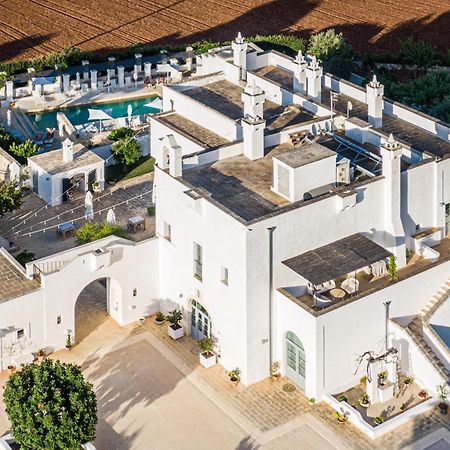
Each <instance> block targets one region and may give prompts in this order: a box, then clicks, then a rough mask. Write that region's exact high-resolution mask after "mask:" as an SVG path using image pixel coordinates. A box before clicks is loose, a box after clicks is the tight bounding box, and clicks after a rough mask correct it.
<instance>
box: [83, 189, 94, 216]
mask: <svg viewBox="0 0 450 450" xmlns="http://www.w3.org/2000/svg"><path fill="white" fill-rule="evenodd" d="M84 218H85V219H86V220H92V219H93V218H94V198H93V197H92V192H91V191H87V192H86V196H85V197H84Z"/></svg>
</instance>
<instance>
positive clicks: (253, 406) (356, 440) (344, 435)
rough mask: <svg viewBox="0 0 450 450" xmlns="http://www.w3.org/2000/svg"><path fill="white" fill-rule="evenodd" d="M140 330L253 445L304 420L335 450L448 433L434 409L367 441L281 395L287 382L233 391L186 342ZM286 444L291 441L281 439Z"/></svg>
mask: <svg viewBox="0 0 450 450" xmlns="http://www.w3.org/2000/svg"><path fill="white" fill-rule="evenodd" d="M145 326H146V328H147V329H149V331H151V333H152V334H153V335H154V336H155V337H156V338H157V339H158V340H159V341H160V342H161V343H163V344H164V346H166V347H168V348H169V349H170V351H171V352H173V354H174V355H176V357H177V359H179V360H180V361H182V363H180V364H181V365H180V366H179V365H177V366H178V367H180V370H182V371H183V370H186V372H187V373H192V372H194V371H195V373H196V374H198V376H199V377H200V378H201V380H202V382H203V383H205V384H206V385H207V386H208V387H210V388H212V389H213V392H214V396H215V397H217V399H218V400H219V401H220V402H224V403H226V404H228V406H229V407H231V408H232V409H233V410H234V411H236V412H237V413H238V414H240V415H242V416H243V417H244V418H245V420H246V422H247V426H248V425H250V430H249V431H251V430H252V429H253V431H252V435H253V436H254V437H255V438H256V439H257V440H258V441H259V442H261V441H262V442H264V441H265V438H264V435H265V434H267V433H270V432H271V431H270V430H273V429H276V428H277V427H281V426H283V425H286V424H287V423H288V422H289V421H292V420H295V419H298V418H299V417H301V416H302V415H304V414H308V415H309V416H312V417H314V418H316V419H318V420H319V421H320V422H322V423H323V424H325V425H326V427H327V428H328V429H329V430H330V431H331V432H332V433H333V435H334V436H335V438H334V440H333V441H332V442H334V443H336V442H337V438H338V437H339V438H340V440H341V441H342V442H341V443H340V444H339V448H342V447H347V448H354V449H380V450H381V449H401V448H402V447H404V446H405V445H408V444H411V443H412V442H414V441H416V440H418V439H421V438H423V437H424V436H426V435H427V434H429V433H430V432H432V431H435V430H437V429H439V428H442V427H444V428H449V427H450V415H447V416H442V415H440V413H439V411H438V409H437V408H435V409H433V410H429V411H427V412H426V413H424V414H423V415H421V416H419V417H418V418H417V419H413V420H411V421H410V422H408V423H407V424H405V425H403V426H401V427H399V428H397V429H396V430H394V431H393V432H392V433H388V434H386V435H385V436H383V437H381V438H378V439H376V440H371V439H369V438H368V437H366V436H365V435H363V434H362V433H361V432H360V431H359V430H358V429H356V428H355V427H354V426H353V425H351V424H350V423H346V424H344V425H339V424H338V423H337V422H336V420H335V419H333V418H332V412H333V410H332V409H331V407H329V406H328V405H327V404H326V403H325V402H320V403H317V404H315V405H310V404H309V403H308V401H307V398H306V397H305V396H304V395H303V393H302V392H301V391H300V390H299V389H296V390H295V391H293V392H285V391H283V386H284V385H285V384H286V383H289V380H287V379H284V378H281V379H280V380H278V381H276V382H273V381H271V380H270V379H267V380H263V381H261V382H259V383H255V384H253V385H251V386H248V387H245V386H243V385H238V386H237V387H233V386H232V385H231V383H230V381H229V379H228V377H227V373H226V371H225V370H224V369H223V367H221V366H220V365H219V364H217V365H216V366H214V367H212V368H210V369H204V368H203V367H202V366H200V365H199V363H198V353H199V349H198V347H197V344H196V342H195V341H194V340H193V339H192V338H190V337H188V336H185V337H183V338H182V339H181V340H178V341H174V340H172V339H171V338H170V337H169V336H168V335H167V330H166V327H165V326H158V325H156V324H155V323H154V321H152V320H151V319H149V320H147V321H146V324H145ZM244 428H245V427H244ZM288 434H289V433H288ZM301 435H302V432H301V431H299V430H293V431H291V432H290V434H289V436H291V437H292V436H297V437H299V438H300V437H301ZM286 439H291V438H290V437H288V435H286ZM292 439H293V438H292ZM268 448H269V447H268ZM271 448H276V447H271Z"/></svg>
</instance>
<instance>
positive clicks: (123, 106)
mask: <svg viewBox="0 0 450 450" xmlns="http://www.w3.org/2000/svg"><path fill="white" fill-rule="evenodd" d="M155 98H156V97H155V96H153V97H142V98H135V99H132V98H130V99H127V100H123V101H118V102H111V103H100V104H90V105H89V104H88V105H80V106H72V107H69V108H61V109H59V110H54V111H49V112H44V113H30V114H28V117H29V118H30V119H31V121H32V122H33V123H34V124H35V125H36V128H37V129H38V130H45V129H46V128H58V123H57V121H56V113H57V112H58V111H62V112H64V114H65V115H66V116H67V118H68V119H69V120H70V122H71V123H72V125H74V126H75V125H82V124H85V123H88V118H89V112H88V109H101V110H102V111H105V112H106V114H108V115H110V116H111V117H112V118H113V119H118V118H119V117H128V105H131V106H132V108H133V113H132V115H133V116H137V115H140V114H152V113H157V112H159V109H157V108H151V107H148V106H145V105H146V104H147V103H150V102H151V101H152V100H154V99H155Z"/></svg>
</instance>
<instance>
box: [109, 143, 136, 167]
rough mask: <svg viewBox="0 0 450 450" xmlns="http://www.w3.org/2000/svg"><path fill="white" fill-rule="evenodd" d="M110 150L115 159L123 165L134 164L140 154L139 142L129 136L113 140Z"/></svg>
mask: <svg viewBox="0 0 450 450" xmlns="http://www.w3.org/2000/svg"><path fill="white" fill-rule="evenodd" d="M112 152H113V154H114V158H115V159H116V161H117V162H118V163H119V164H123V165H124V166H130V165H132V164H134V163H135V162H137V161H138V160H139V158H140V157H141V156H142V154H141V146H140V145H139V142H138V141H136V139H134V138H130V137H128V138H123V139H119V140H118V141H117V142H115V143H114V144H113V145H112Z"/></svg>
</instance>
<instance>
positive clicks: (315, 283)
mask: <svg viewBox="0 0 450 450" xmlns="http://www.w3.org/2000/svg"><path fill="white" fill-rule="evenodd" d="M197 64H198V65H197V76H195V77H192V78H191V79H189V80H187V81H185V82H183V83H180V84H176V85H173V86H164V88H163V103H164V111H163V112H162V113H161V114H159V115H156V116H154V117H153V118H152V123H151V149H152V154H153V156H154V157H155V158H156V167H155V178H154V200H155V202H156V205H157V208H156V234H157V236H156V238H154V239H151V240H148V241H144V242H142V243H139V244H131V243H127V242H126V241H123V240H119V241H118V240H117V239H116V240H114V239H112V238H111V239H112V241H111V242H110V241H105V240H103V241H98V242H97V243H92V244H89V245H88V246H82V247H79V248H78V249H76V250H73V251H69V252H63V254H60V255H55V257H50V258H46V259H44V260H41V261H37V262H35V263H31V264H29V265H28V267H27V271H28V276H30V277H32V275H33V271H36V267H45V269H43V272H42V273H41V276H40V278H41V288H40V291H38V292H42V293H41V294H39V295H41V300H40V301H41V302H43V304H45V305H47V302H50V303H51V305H52V306H51V307H48V306H46V307H45V308H44V309H45V313H43V314H45V320H44V327H45V328H44V329H45V333H46V336H44V337H43V340H44V341H43V342H45V343H46V344H48V345H53V346H55V347H57V346H62V345H63V342H64V330H66V331H67V330H72V331H73V327H74V322H73V304H74V302H75V300H76V295H77V293H78V292H79V291H80V289H82V287H83V286H85V285H86V284H87V283H88V282H90V281H92V280H94V279H98V278H99V277H106V278H108V277H110V278H111V279H114V280H115V282H114V283H115V285H116V287H115V288H113V287H111V286H110V294H109V295H110V298H112V297H111V296H113V295H115V297H114V301H113V303H114V305H115V306H114V307H116V308H117V311H118V312H117V314H116V312H114V311H113V309H111V305H110V306H109V309H108V311H109V312H110V314H111V315H112V316H113V317H114V318H116V319H117V320H118V321H119V323H121V324H124V323H128V322H130V321H132V320H136V319H137V318H138V317H141V316H142V315H146V314H150V313H153V312H155V311H156V310H158V309H161V310H163V311H167V310H170V309H173V308H174V307H177V308H179V309H181V310H182V311H183V314H184V322H183V326H184V328H185V332H186V333H187V334H191V335H192V336H193V337H194V338H196V339H200V338H202V337H203V336H205V335H213V336H214V337H215V338H216V340H217V348H216V350H217V353H218V356H219V362H220V363H221V364H222V365H223V366H224V367H225V368H226V369H228V370H232V369H235V368H239V370H240V372H241V377H242V378H241V379H242V381H243V382H244V383H246V384H250V383H254V382H256V381H258V380H261V379H263V378H265V377H267V376H269V374H270V368H271V365H272V364H273V363H274V362H280V364H281V372H282V373H283V374H285V375H286V376H288V377H289V378H291V379H292V381H293V382H295V383H296V384H298V385H299V386H300V387H301V388H302V389H304V391H305V393H306V395H307V396H308V397H315V398H318V399H319V398H321V397H322V396H323V395H325V394H329V393H335V392H337V391H339V390H343V389H346V388H348V387H351V386H353V385H355V383H357V382H358V380H359V378H360V377H361V376H362V375H364V367H363V366H364V365H362V366H361V367H360V368H359V369H358V370H357V365H356V358H357V356H358V355H362V354H363V353H364V352H367V351H373V352H374V353H376V354H379V353H381V352H382V351H385V350H387V349H389V348H391V347H394V348H396V349H397V350H398V352H399V354H400V365H401V370H402V371H403V372H405V373H407V374H414V377H415V378H416V379H417V380H418V381H420V383H421V384H422V385H423V386H425V387H426V388H427V389H429V390H430V391H432V392H434V390H435V389H436V386H437V384H440V383H441V382H443V381H444V380H445V377H446V376H448V370H450V357H449V350H448V348H447V349H446V348H445V344H444V342H443V341H441V340H440V339H439V338H438V337H436V336H435V334H433V331H432V330H431V328H430V327H428V315H429V314H428V315H427V312H429V310H430V307H432V308H436V307H438V306H439V305H440V304H442V303H443V302H444V300H445V298H446V295H447V294H448V292H449V286H450V283H449V282H448V280H449V278H450V248H449V239H448V238H446V236H447V235H448V234H449V232H450V142H449V133H450V127H449V125H447V124H444V123H442V122H440V121H438V120H436V119H433V118H432V117H429V116H426V115H424V114H422V113H419V112H417V111H414V110H412V109H409V108H407V107H405V106H403V105H400V104H397V103H394V102H392V101H390V100H388V99H385V98H383V87H382V85H381V84H380V83H378V81H377V80H376V79H374V80H373V81H372V82H371V83H369V84H368V85H367V87H366V89H362V88H360V87H359V86H356V85H353V84H352V83H349V82H347V81H344V80H341V79H339V78H336V77H334V76H332V75H331V74H327V73H325V74H324V73H323V71H322V68H321V66H320V63H319V62H318V61H316V60H315V59H309V58H305V57H304V56H303V55H301V54H299V55H298V57H297V58H296V59H293V58H290V57H287V56H285V55H282V54H279V53H277V52H274V51H270V52H263V51H261V50H260V49H259V48H258V47H257V46H255V45H254V44H247V43H246V42H245V40H244V39H242V37H241V36H239V37H238V38H237V39H236V40H235V41H234V42H233V44H232V46H231V47H224V48H220V49H215V50H212V51H210V52H208V53H207V54H204V55H202V56H201V57H199V59H198V61H197ZM332 91H333V92H336V93H337V94H338V100H337V102H335V104H334V105H333V111H334V113H333V114H332V113H331V109H330V107H329V105H328V103H329V99H330V93H331V92H332ZM348 102H351V103H352V109H351V112H350V117H349V118H347V112H348V111H347V110H348V106H349V104H348ZM115 248H117V249H118V250H117V254H120V255H121V256H120V258H119V260H114V258H113V257H112V255H113V254H114V251H113V249H115ZM105 252H106V253H107V254H110V253H111V255H110V256H109V257H108V258H109V259H108V263H107V264H103V263H97V262H96V261H98V259H97V258H103V257H104V258H106V256H103V254H104V253H105ZM391 255H394V256H395V258H396V264H397V269H398V276H399V279H398V280H393V281H390V280H389V277H387V276H384V277H383V276H381V275H383V274H384V273H385V270H386V261H387V260H388V259H389V257H390V256H391ZM134 258H140V259H139V264H136V267H139V271H136V272H132V271H121V267H122V264H123V265H125V264H132V263H133V261H134ZM50 259H52V261H50ZM88 260H89V261H90V262H89V264H88V265H87V264H85V262H87V261H88ZM52 262H53V263H54V264H56V265H55V267H54V270H53V269H51V268H52V267H53V266H52V264H51V263H52ZM124 272H125V273H124ZM64 274H66V275H64ZM74 274H75V275H74ZM148 274H151V277H149V276H148ZM72 277H75V278H76V283H75V284H76V285H75V284H74V285H73V286H72V285H67V287H66V292H67V294H66V295H67V298H69V297H70V299H69V300H67V302H68V306H67V305H66V306H64V304H63V303H62V302H56V301H55V300H54V299H56V297H58V296H59V292H60V291H59V286H60V285H61V283H62V282H63V283H64V285H66V284H65V283H66V280H68V279H72ZM131 277H132V278H133V279H132V280H131V279H130V278H131ZM52 279H53V280H54V284H53V285H51V280H52ZM51 286H53V287H51ZM72 287H73V289H72ZM343 288H345V289H343ZM115 289H116V290H115ZM130 289H131V291H130ZM133 289H137V291H138V292H141V294H139V295H140V297H139V298H137V299H133V296H131V297H130V292H134V290H133ZM117 290H119V291H120V292H122V293H123V294H122V295H121V296H119V297H117V295H116V294H114V292H117ZM72 291H73V292H72ZM75 294H76V295H75ZM30 295H31V294H30ZM33 295H38V294H33ZM430 301H431V303H430ZM386 302H390V306H387V305H385V303H386ZM14 304H15V301H13V300H10V301H7V302H5V303H4V304H0V311H3V308H6V307H8V305H10V307H11V308H12V309H14V308H15V306H14ZM36 304H38V302H37V303H36ZM4 305H7V306H4ZM427 305H428V306H427ZM41 307H42V305H41V306H37V309H39V308H41ZM66 307H67V309H66V310H64V311H62V309H63V308H66ZM71 308H72V312H70V311H71ZM387 308H389V310H388V311H386V309H387ZM386 313H388V319H387V320H386ZM59 315H62V316H63V319H62V320H64V321H65V322H64V325H63V326H61V327H60V328H59V329H58V328H56V325H54V323H53V322H55V323H56V318H57V317H58V316H59ZM416 316H417V317H416ZM5 317H7V318H5ZM389 319H391V320H389ZM422 319H423V320H422ZM24 320H25V319H24ZM30 320H31V319H30ZM15 321H16V319H15V318H14V317H12V316H11V315H10V316H5V314H1V313H0V328H2V327H3V328H6V327H7V326H8V324H9V325H11V324H15ZM417 321H419V322H420V323H419V325H420V326H422V325H423V331H422V330H419V331H418V330H417V328H415V326H416V325H417ZM422 322H423V324H422ZM415 324H416V325H415ZM34 326H35V327H38V328H39V326H40V325H38V324H35V325H34ZM24 328H25V329H26V327H24ZM386 330H387V336H386ZM75 333H76V330H75ZM420 339H422V340H423V339H424V340H425V341H424V342H425V346H424V344H423V342H422V341H420ZM418 342H419V343H421V346H419V345H418ZM445 381H447V380H445Z"/></svg>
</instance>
